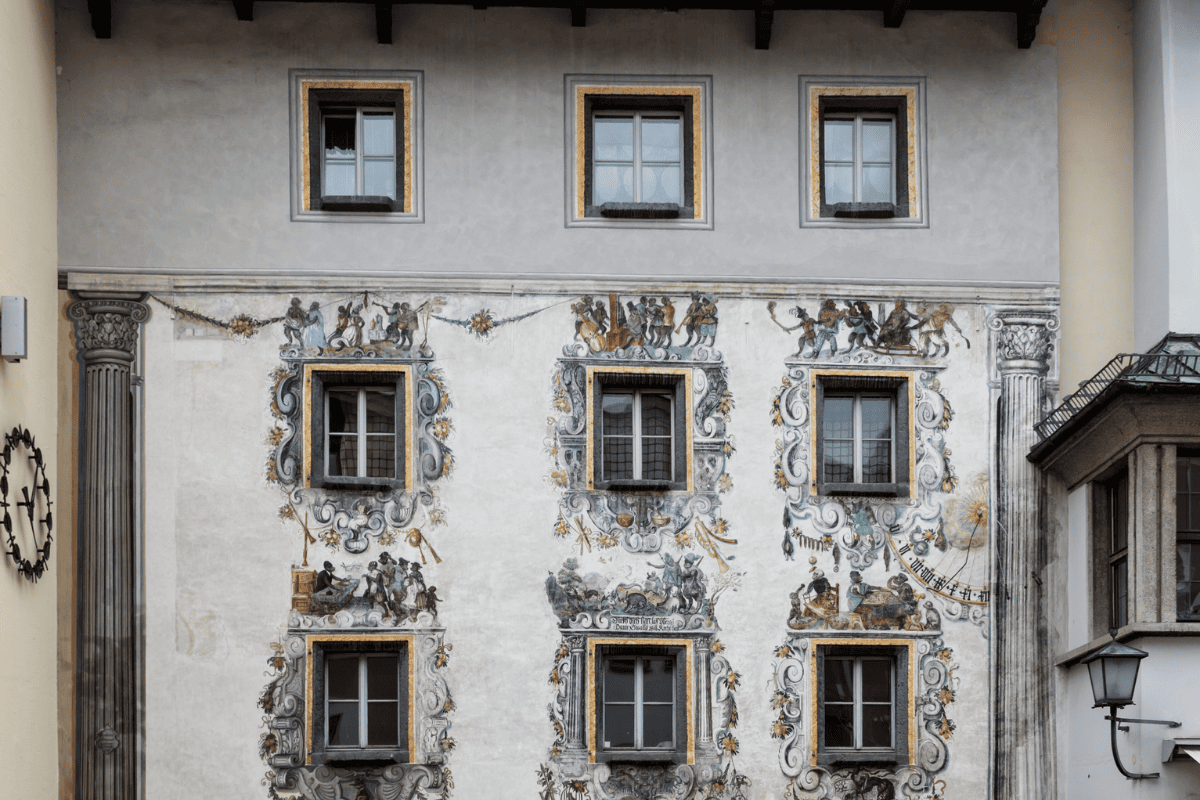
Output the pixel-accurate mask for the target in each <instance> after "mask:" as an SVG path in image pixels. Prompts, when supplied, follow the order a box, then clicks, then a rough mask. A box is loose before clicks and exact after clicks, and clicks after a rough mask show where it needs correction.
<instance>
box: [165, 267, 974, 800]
mask: <svg viewBox="0 0 1200 800" xmlns="http://www.w3.org/2000/svg"><path fill="white" fill-rule="evenodd" d="M358 288H359V291H361V290H362V289H367V288H372V287H370V286H360V287H358ZM577 288H578V289H579V291H578V293H577V294H566V293H565V292H566V291H569V288H564V293H562V294H558V293H556V294H533V295H531V296H525V295H522V294H514V295H512V296H508V295H497V294H491V295H486V294H479V293H473V292H462V293H452V294H447V295H445V297H446V305H445V309H444V311H443V312H441V313H442V315H443V316H447V317H450V318H456V319H461V318H465V317H466V316H469V315H470V314H471V313H473V312H475V311H477V310H479V308H481V307H485V306H486V307H487V308H490V309H491V310H492V311H493V313H494V314H495V316H496V317H497V318H503V317H509V316H513V315H516V314H519V313H522V312H524V311H528V310H533V309H537V308H543V307H547V306H553V307H551V308H549V309H548V310H546V311H543V312H542V313H540V314H538V315H536V316H534V317H531V318H529V319H527V320H525V321H523V322H520V323H516V324H512V325H508V326H504V327H501V328H500V329H498V330H497V331H496V335H495V337H494V338H493V340H492V341H490V342H480V341H478V340H476V339H475V338H473V337H472V336H470V335H469V334H468V333H467V332H465V331H464V330H463V329H461V328H457V327H452V326H450V325H447V324H445V323H441V322H438V321H433V322H432V323H431V326H432V327H431V329H430V330H429V332H428V333H429V344H430V346H431V348H432V349H433V350H434V352H435V353H436V358H437V365H438V366H439V367H440V368H442V369H443V370H444V372H445V380H446V386H447V388H448V390H449V392H450V396H451V399H452V401H453V407H452V408H451V409H450V411H449V416H450V418H451V420H452V421H453V424H454V427H455V433H454V435H453V436H452V437H451V439H450V441H449V443H450V446H451V447H452V449H453V451H454V455H455V459H456V469H455V471H454V473H453V474H452V476H451V477H450V478H449V479H447V480H445V481H440V482H439V485H440V486H441V488H440V489H439V495H440V496H441V500H442V503H443V505H444V507H445V509H446V511H447V517H448V523H449V524H448V526H446V527H442V528H434V529H432V530H431V531H429V534H430V540H431V542H432V543H433V545H434V546H435V548H436V549H437V551H438V553H439V555H441V557H442V559H443V562H442V563H441V564H437V565H435V564H432V563H430V564H429V565H427V566H426V567H425V571H426V573H427V577H428V582H429V583H430V584H436V585H437V587H438V593H439V595H440V596H441V597H442V598H443V602H442V603H441V604H440V606H439V618H440V620H441V621H442V622H443V623H444V624H445V625H446V627H447V634H446V641H447V642H449V643H451V644H453V651H452V653H451V659H450V668H449V681H450V684H451V690H452V692H453V694H454V698H455V700H456V702H457V706H458V710H457V712H456V713H455V714H454V716H453V728H452V729H451V731H450V733H451V735H452V736H453V737H454V738H455V740H456V741H457V743H458V744H457V747H456V748H455V750H454V751H453V752H452V753H451V756H450V768H451V770H452V772H453V774H454V781H455V795H456V796H457V797H463V798H495V799H496V800H527V799H528V798H530V797H535V796H537V785H536V771H537V768H538V765H539V764H541V763H545V762H546V761H547V760H548V759H547V753H546V751H547V749H548V747H549V746H550V744H551V743H552V741H553V732H552V730H551V726H550V723H549V721H548V719H547V715H546V705H547V703H548V702H549V701H550V699H551V687H550V685H549V684H548V682H547V677H548V674H549V672H550V669H551V667H552V665H553V656H554V651H555V649H556V647H557V645H558V641H559V632H558V630H557V620H556V619H555V618H554V617H553V615H552V614H551V611H550V607H549V604H548V603H547V600H546V597H545V590H544V582H545V578H546V575H547V574H548V573H549V572H551V571H556V570H557V569H559V567H560V566H561V565H562V562H563V561H564V560H565V559H566V558H569V557H572V556H576V557H578V556H579V547H578V545H577V544H575V543H574V540H573V539H571V538H567V539H563V540H560V539H556V538H555V537H554V534H553V526H554V522H555V519H556V517H557V513H558V499H559V493H558V490H557V488H556V487H555V486H554V485H553V483H552V482H551V481H550V480H549V478H548V475H549V472H550V471H551V468H552V467H551V460H550V457H549V456H548V454H547V452H546V447H547V441H546V435H547V417H548V416H550V415H551V414H553V413H554V412H553V409H552V405H551V400H552V385H551V379H552V374H553V369H554V364H555V359H556V358H557V357H558V356H559V355H561V353H562V347H563V345H565V344H567V343H569V342H570V339H571V335H572V333H573V330H574V326H573V317H572V314H571V312H570V310H569V303H570V302H573V301H574V300H575V299H576V298H577V297H578V294H582V293H584V291H585V287H584V286H582V285H580V286H579V287H577ZM877 291H878V292H879V293H880V294H881V295H883V296H888V295H891V296H895V294H894V293H898V292H900V291H902V290H901V289H900V288H899V287H878V288H877ZM346 294H348V293H346ZM346 294H342V295H337V294H323V295H315V294H309V293H301V295H302V296H303V297H304V298H305V302H308V300H310V299H316V300H319V301H321V302H322V303H327V302H332V301H337V300H338V299H339V297H344V296H346ZM738 294H739V290H738V288H737V287H736V286H733V287H728V286H727V287H722V288H721V292H720V296H721V297H722V299H721V301H720V309H721V311H720V313H721V322H720V329H719V333H718V338H717V346H718V348H719V349H720V350H721V351H722V352H723V353H724V355H725V362H726V364H727V365H728V367H729V388H730V391H731V392H732V394H733V397H734V400H735V403H736V406H735V409H734V411H733V414H732V421H731V426H730V433H731V435H732V438H733V440H734V441H735V443H736V447H737V452H736V453H735V454H734V455H733V456H732V457H731V458H730V459H729V461H728V464H727V470H728V472H729V473H730V474H731V475H732V477H733V489H732V490H731V491H730V492H728V493H726V494H724V495H722V500H721V502H722V505H721V512H720V513H721V516H723V517H724V518H726V519H727V520H728V521H729V524H730V528H729V535H730V536H733V537H734V538H737V539H738V542H739V543H738V544H737V545H736V546H724V547H723V549H724V550H725V552H726V554H727V556H728V555H732V556H734V558H733V559H732V560H731V562H730V563H731V566H732V567H733V568H734V569H736V570H740V571H743V572H744V573H745V577H744V581H743V586H742V588H741V589H740V590H739V591H737V592H736V593H732V594H726V595H725V596H723V598H722V599H721V600H720V602H719V604H718V606H717V618H718V621H719V622H720V623H721V625H722V627H723V628H724V631H723V632H722V633H721V634H720V637H719V638H720V639H721V640H722V642H724V644H725V652H724V655H725V656H726V657H727V658H728V659H729V661H730V662H731V664H732V665H733V668H734V669H735V670H736V671H738V672H740V673H741V675H742V681H741V686H740V689H739V691H738V695H737V699H738V708H739V711H740V718H741V721H740V724H739V726H738V728H737V729H736V731H735V733H736V735H737V737H738V739H739V740H740V743H741V749H740V753H739V755H738V756H737V765H738V769H739V770H741V771H742V772H743V773H745V774H747V775H748V776H749V777H750V778H751V779H752V780H753V782H754V783H753V786H752V787H751V788H750V789H749V791H748V793H747V796H748V797H749V798H752V800H762V799H763V798H780V797H782V796H783V792H784V787H785V781H784V776H783V774H782V772H781V771H780V769H779V766H778V764H777V753H778V741H777V740H775V739H772V738H771V737H770V725H771V723H772V722H773V721H774V719H775V716H776V715H775V712H774V711H773V710H772V709H771V707H770V698H771V693H772V686H771V681H772V677H773V670H774V666H775V663H776V662H775V659H774V657H773V655H772V654H773V650H774V648H775V647H777V646H778V645H780V644H782V643H783V641H784V636H785V634H786V633H787V628H786V618H787V613H788V610H789V602H788V594H789V593H790V592H791V591H793V590H794V589H795V588H796V587H797V586H799V584H800V583H802V582H807V581H808V580H810V577H811V576H810V575H809V573H808V556H809V555H810V553H811V551H807V550H803V549H799V550H797V555H796V560H795V561H794V562H788V561H785V560H784V558H783V554H782V552H781V550H780V540H781V538H782V537H781V534H782V530H781V528H780V515H781V513H782V505H783V496H782V494H781V493H779V492H778V491H777V490H776V489H775V488H774V484H773V475H772V470H773V464H774V459H775V440H776V437H777V435H778V432H777V430H776V429H775V428H773V427H772V425H771V421H770V410H771V404H772V400H773V397H774V395H775V393H776V391H777V387H778V386H779V384H780V381H781V378H782V377H783V375H784V364H783V361H784V358H785V357H786V356H787V355H789V354H790V353H792V352H794V349H795V339H794V338H793V336H792V335H784V334H783V333H782V332H781V331H780V330H779V329H778V328H777V327H776V326H775V325H774V323H773V322H772V321H771V320H770V318H769V316H768V315H767V312H766V307H765V306H766V302H765V300H764V299H762V298H747V299H739V298H738ZM387 295H388V296H394V297H395V298H396V299H398V300H399V299H409V300H411V299H422V297H423V296H422V295H416V294H411V293H409V294H406V293H404V292H401V291H389V292H387ZM155 296H156V297H160V298H161V299H163V300H166V301H168V302H173V303H176V304H178V305H180V306H183V307H186V308H189V309H193V310H195V311H199V312H201V313H204V314H206V315H209V316H212V317H215V318H218V319H229V318H230V317H232V316H234V315H236V314H240V313H246V314H250V315H252V316H255V317H258V318H266V317H271V316H277V315H278V314H280V313H282V311H283V309H284V308H285V307H286V305H287V302H288V299H289V297H290V296H291V293H278V294H257V293H249V292H247V293H229V292H220V291H217V292H213V293H192V294H187V293H175V294H170V293H166V292H163V293H159V294H156V295H155ZM908 296H909V297H912V295H908ZM815 297H816V296H815V295H814V296H813V298H814V299H815ZM935 299H936V298H935ZM151 302H152V305H153V309H154V312H153V317H152V318H151V320H150V322H149V323H148V324H147V326H146V328H145V347H146V350H145V354H146V359H145V360H146V370H145V381H146V441H147V452H146V466H147V470H146V497H147V528H146V577H147V583H146V586H147V636H146V640H147V655H146V661H147V679H146V680H147V690H146V696H147V716H146V742H147V788H146V796H147V797H173V796H177V795H178V792H179V787H180V786H190V787H195V788H196V789H200V790H202V792H203V793H204V794H205V795H206V796H212V797H221V798H227V799H228V800H238V799H239V798H247V799H248V800H249V799H250V798H254V799H255V800H257V798H261V797H263V796H265V792H266V790H265V789H264V788H263V786H262V785H261V784H260V781H261V779H262V776H263V774H264V772H265V770H266V768H265V766H264V765H263V763H262V762H261V761H260V760H259V756H258V752H257V743H258V737H259V735H260V734H261V733H262V732H263V731H264V728H262V727H261V720H262V712H261V711H260V709H259V708H258V707H257V705H256V702H257V698H258V695H259V693H260V691H261V690H262V688H263V686H264V685H265V684H266V683H267V681H268V677H267V674H266V659H267V658H268V657H269V656H270V655H271V650H270V646H269V645H270V643H271V642H272V641H274V640H275V639H276V637H277V636H278V634H279V631H280V626H281V625H282V624H283V623H284V622H285V621H286V618H287V613H288V608H289V605H290V587H289V580H290V567H291V565H292V564H299V562H300V557H301V533H300V530H299V528H298V527H297V526H296V525H295V523H283V522H281V521H280V519H279V518H278V516H277V515H278V510H279V507H280V506H281V505H282V504H283V502H284V499H285V495H284V493H283V491H282V490H281V489H280V488H279V487H278V486H275V485H270V484H268V483H267V481H266V472H265V464H266V461H267V458H268V454H269V447H268V445H267V443H266V441H265V437H266V435H267V432H268V430H269V429H270V428H271V427H272V426H273V425H274V424H275V420H274V418H273V417H271V415H270V413H269V411H268V406H269V403H270V388H271V378H270V372H271V371H272V370H273V369H274V368H275V367H276V366H278V365H279V364H280V361H279V355H278V353H279V345H280V343H281V342H282V338H283V337H282V332H281V331H280V330H279V328H278V326H272V327H268V328H267V329H265V330H264V331H263V332H262V333H260V334H258V335H257V336H256V337H254V338H251V339H249V340H245V341H233V340H230V339H227V338H224V337H223V336H222V335H221V334H213V336H212V338H205V337H203V336H202V337H199V338H197V337H191V336H187V337H183V338H177V337H176V334H175V321H174V320H172V318H171V317H172V314H171V312H170V311H168V310H167V309H165V308H163V307H162V306H161V305H160V304H158V303H155V302H154V301H151ZM805 302H808V301H805ZM985 317H986V309H985V308H984V307H983V306H979V305H966V304H963V305H960V306H959V310H958V312H957V315H956V320H957V322H958V324H959V325H960V326H961V327H962V329H963V331H964V332H965V333H966V335H967V336H968V337H969V339H970V341H971V343H972V347H971V348H969V349H968V348H966V347H965V346H963V343H962V342H961V341H959V340H957V339H954V340H953V341H954V342H955V346H954V347H953V348H952V350H951V355H950V357H949V359H948V360H947V363H948V366H947V369H946V370H945V371H944V372H942V373H941V375H940V380H941V386H942V389H941V391H942V393H943V394H944V395H945V397H946V398H947V399H948V400H949V401H950V403H951V404H952V406H953V408H954V411H955V417H954V420H953V421H952V422H951V424H950V426H949V428H948V430H947V431H946V439H947V443H948V445H949V447H950V449H951V451H952V456H951V462H952V464H953V466H954V469H955V472H956V474H957V475H958V477H959V479H960V490H959V491H960V492H961V491H962V490H963V489H965V488H966V487H968V486H969V485H970V484H971V482H972V480H973V479H974V478H975V477H977V476H987V475H988V473H989V463H990V456H989V453H990V449H989V441H990V418H991V410H990V407H989V406H990V403H989V391H988V376H989V369H988V351H989V349H988V346H987V333H986V328H985ZM200 330H201V332H203V330H204V329H203V328H202V327H201V328H200ZM942 499H943V500H944V499H946V498H942ZM390 549H392V550H393V551H396V552H398V553H399V554H401V555H404V556H405V557H409V558H412V557H414V556H415V554H414V553H413V552H411V551H410V550H409V549H408V548H406V547H405V546H403V545H397V546H394V547H392V548H390ZM371 552H374V550H372V551H371ZM328 557H329V553H328V551H327V550H325V548H324V547H323V546H321V545H314V546H311V547H310V552H309V561H310V563H320V562H321V561H322V560H324V559H325V558H328ZM344 558H347V559H348V557H346V556H344V554H340V555H338V556H337V557H336V558H335V559H334V560H335V561H338V560H340V559H344ZM360 559H361V557H360ZM360 559H356V560H360ZM601 559H606V562H604V563H602V562H601ZM650 560H655V561H657V559H656V558H651V557H644V556H638V557H634V556H629V555H627V554H615V557H614V552H613V551H606V552H600V551H596V552H593V553H590V554H585V556H584V557H583V559H582V561H583V564H584V567H585V569H584V570H581V571H588V570H591V569H596V570H598V571H616V570H617V569H619V568H620V567H621V566H622V565H626V564H628V565H630V566H631V567H634V568H635V569H636V572H635V573H634V574H635V575H637V576H640V575H641V574H642V573H644V571H645V570H646V567H645V564H646V563H647V562H648V561H650ZM822 560H823V561H827V562H828V564H827V565H826V567H825V568H826V572H827V574H830V575H831V576H832V577H834V578H835V579H837V581H839V582H841V583H842V584H843V588H844V586H845V584H846V582H847V581H848V578H847V577H846V576H847V575H848V573H849V569H850V567H849V565H848V563H847V562H846V560H845V559H843V561H842V563H841V567H840V572H838V573H836V574H834V573H833V572H832V559H831V557H830V556H829V555H828V554H822ZM705 564H706V565H707V566H708V567H709V569H710V571H711V568H712V564H711V559H707V558H706V560H705ZM896 570H897V565H896V562H895V560H893V561H892V569H891V574H895V572H896ZM864 577H865V579H866V580H867V581H868V582H870V583H874V584H877V585H881V584H883V583H885V581H886V575H885V573H884V570H883V567H882V564H879V563H876V564H875V565H874V566H873V567H871V568H870V569H868V570H864ZM943 620H944V623H943V627H944V638H945V641H946V644H947V645H949V646H950V648H952V650H953V663H954V664H956V665H957V666H956V668H955V670H954V674H955V676H956V683H955V685H954V688H955V689H956V700H955V702H954V703H953V704H952V705H950V706H949V707H948V716H949V717H950V718H951V719H952V720H953V721H954V722H955V723H956V725H957V730H956V731H955V732H954V734H953V738H952V739H951V740H950V741H949V743H948V745H949V748H950V754H951V755H950V760H949V765H948V767H947V769H946V770H945V771H944V772H943V773H941V774H940V775H938V776H937V777H938V778H939V779H941V780H944V781H945V782H946V792H945V794H944V796H945V797H983V796H985V795H986V792H987V779H988V766H987V765H988V760H989V759H988V723H989V714H988V693H989V685H988V666H989V659H990V653H991V646H990V643H989V642H988V640H987V639H986V638H985V635H984V632H985V629H984V628H981V627H980V626H978V625H975V624H972V623H970V622H963V621H958V622H956V621H951V620H948V619H946V617H945V615H944V614H943Z"/></svg>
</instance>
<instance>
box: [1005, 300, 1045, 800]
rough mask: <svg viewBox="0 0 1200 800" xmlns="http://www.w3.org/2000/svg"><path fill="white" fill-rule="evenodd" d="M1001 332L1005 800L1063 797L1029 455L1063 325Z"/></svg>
mask: <svg viewBox="0 0 1200 800" xmlns="http://www.w3.org/2000/svg"><path fill="white" fill-rule="evenodd" d="M988 327H989V328H991V329H992V331H994V337H995V338H994V343H995V352H996V357H997V363H998V366H999V373H1000V401H999V408H998V438H997V450H998V452H997V471H996V477H997V487H996V501H997V515H996V551H995V565H994V569H995V572H994V574H995V587H994V593H993V597H994V599H993V613H994V615H995V626H996V692H995V697H994V702H995V704H996V705H995V711H996V713H995V725H996V728H995V746H996V753H995V770H996V771H995V785H996V792H995V797H996V799H997V800H1050V799H1051V798H1053V797H1054V796H1055V777H1054V776H1055V768H1054V731H1053V716H1052V704H1053V698H1052V693H1051V676H1050V663H1051V653H1050V652H1049V648H1048V630H1047V626H1046V619H1047V614H1046V609H1045V608H1044V602H1045V599H1046V595H1045V592H1044V590H1043V587H1042V581H1043V577H1042V576H1043V573H1044V570H1045V567H1046V553H1047V545H1048V543H1047V542H1046V535H1045V531H1044V530H1043V524H1042V514H1041V503H1042V495H1043V486H1042V476H1041V473H1040V472H1039V471H1038V470H1037V468H1036V467H1035V466H1034V465H1033V464H1031V463H1030V462H1029V461H1028V460H1027V459H1026V455H1027V454H1028V453H1029V450H1030V448H1032V447H1033V445H1034V444H1035V443H1036V442H1037V435H1036V434H1035V432H1034V429H1033V425H1034V423H1035V422H1038V421H1039V420H1040V419H1041V417H1042V412H1043V401H1044V398H1045V392H1046V374H1047V372H1048V370H1049V361H1050V354H1051V352H1052V350H1053V347H1054V331H1056V330H1057V329H1058V319H1057V317H1055V316H1054V315H1053V314H1051V313H1041V314H1037V313H1031V312H1029V311H1012V312H1000V313H998V314H996V315H995V316H993V317H991V318H990V319H989V320H988Z"/></svg>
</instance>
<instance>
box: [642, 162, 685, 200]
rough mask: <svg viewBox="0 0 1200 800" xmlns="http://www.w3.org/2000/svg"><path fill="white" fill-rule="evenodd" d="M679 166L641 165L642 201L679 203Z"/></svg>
mask: <svg viewBox="0 0 1200 800" xmlns="http://www.w3.org/2000/svg"><path fill="white" fill-rule="evenodd" d="M680 174H681V173H680V170H679V167H650V166H645V167H642V202H643V203H676V204H678V203H679V197H680V186H679V177H680Z"/></svg>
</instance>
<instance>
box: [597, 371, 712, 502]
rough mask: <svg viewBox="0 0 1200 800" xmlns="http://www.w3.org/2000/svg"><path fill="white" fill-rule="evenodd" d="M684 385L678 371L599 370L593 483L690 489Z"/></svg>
mask: <svg viewBox="0 0 1200 800" xmlns="http://www.w3.org/2000/svg"><path fill="white" fill-rule="evenodd" d="M684 386H685V381H684V379H683V376H682V375H678V374H662V375H658V374H638V375H622V374H618V373H609V372H595V373H593V379H592V384H591V389H592V397H591V403H592V408H591V413H592V424H593V437H592V447H591V458H592V470H593V488H596V489H656V490H662V489H686V488H687V465H686V458H687V450H688V442H687V435H688V432H687V426H686V424H685V420H686V418H687V411H686V408H685V406H684V404H685V403H686V402H687V400H686V398H685V397H684Z"/></svg>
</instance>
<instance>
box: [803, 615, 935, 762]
mask: <svg viewBox="0 0 1200 800" xmlns="http://www.w3.org/2000/svg"><path fill="white" fill-rule="evenodd" d="M808 644H809V648H808V652H809V660H808V675H809V681H810V685H811V687H812V695H811V702H810V703H809V718H810V721H809V741H810V742H811V743H812V745H811V748H810V749H811V752H810V754H809V764H810V765H811V766H814V767H815V766H818V764H817V758H818V756H819V754H820V749H821V740H820V739H819V738H818V736H819V734H820V731H818V730H817V723H818V722H819V720H820V706H821V696H820V690H821V687H820V686H819V685H818V683H817V650H818V648H820V647H830V646H832V647H846V648H851V647H868V648H869V647H895V648H901V647H903V648H905V650H907V652H908V658H907V661H908V696H907V697H896V699H895V701H894V704H893V705H894V708H893V709H892V713H894V714H903V715H904V721H905V729H906V730H907V731H908V758H909V761H913V760H915V758H916V752H917V726H916V725H915V724H914V722H913V698H914V697H916V683H915V681H916V679H917V668H916V656H917V643H916V640H914V639H864V640H862V641H853V640H850V639H845V638H843V639H809V640H808ZM896 688H897V687H895V686H893V687H892V693H893V695H895V694H896Z"/></svg>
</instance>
